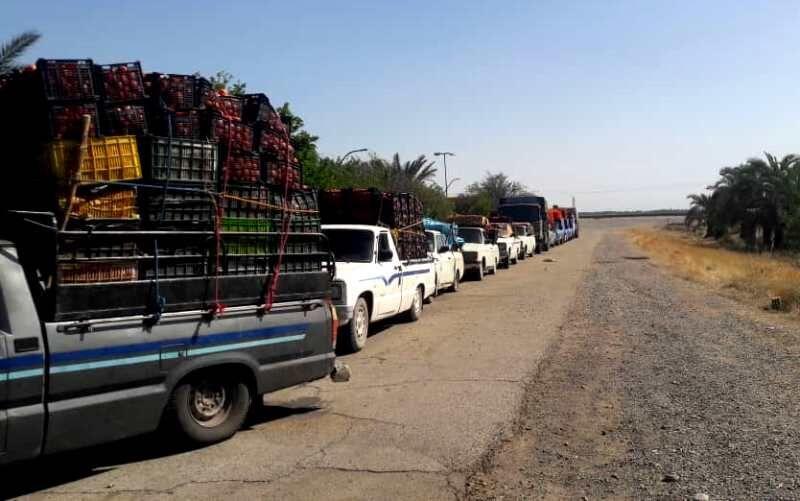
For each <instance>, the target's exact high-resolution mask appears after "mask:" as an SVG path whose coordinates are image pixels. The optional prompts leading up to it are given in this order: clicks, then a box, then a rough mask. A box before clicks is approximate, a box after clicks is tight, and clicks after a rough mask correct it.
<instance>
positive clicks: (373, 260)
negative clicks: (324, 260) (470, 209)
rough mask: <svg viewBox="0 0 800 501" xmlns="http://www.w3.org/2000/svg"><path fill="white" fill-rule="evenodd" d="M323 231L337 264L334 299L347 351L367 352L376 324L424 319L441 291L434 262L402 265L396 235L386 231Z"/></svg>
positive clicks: (328, 227) (351, 227) (333, 227)
mask: <svg viewBox="0 0 800 501" xmlns="http://www.w3.org/2000/svg"><path fill="white" fill-rule="evenodd" d="M322 232H323V233H324V234H325V236H326V237H327V238H328V241H329V244H330V247H331V251H332V252H333V255H334V259H335V264H336V274H335V276H334V280H333V282H332V284H331V299H332V301H333V303H334V304H335V305H336V311H337V312H338V314H339V324H340V325H341V326H342V330H341V332H340V336H339V342H340V343H343V344H344V347H345V348H347V349H348V350H350V351H359V350H361V349H362V348H364V345H365V344H366V342H367V336H368V335H369V325H370V324H371V323H372V322H375V321H378V320H382V319H385V318H390V317H394V316H397V315H399V314H405V315H406V316H407V317H408V319H409V320H411V321H416V320H418V319H419V318H420V316H421V315H422V308H423V303H424V302H425V300H426V299H428V297H430V296H431V295H432V294H433V293H434V292H435V290H436V271H435V269H434V263H433V260H432V259H430V258H424V259H413V260H407V261H401V259H400V257H399V255H398V253H397V248H396V246H395V241H394V238H393V237H392V234H391V232H390V231H389V229H387V228H384V227H382V226H371V225H360V224H324V225H322Z"/></svg>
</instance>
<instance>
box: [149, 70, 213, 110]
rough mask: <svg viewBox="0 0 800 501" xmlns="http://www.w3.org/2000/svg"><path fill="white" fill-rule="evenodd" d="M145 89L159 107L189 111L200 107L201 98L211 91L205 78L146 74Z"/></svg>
mask: <svg viewBox="0 0 800 501" xmlns="http://www.w3.org/2000/svg"><path fill="white" fill-rule="evenodd" d="M145 82H146V84H145V89H149V93H150V95H153V96H155V97H156V99H157V100H158V101H159V105H161V103H163V106H165V107H166V108H167V109H169V110H172V111H175V110H190V109H192V108H196V107H198V106H200V105H201V104H202V102H203V96H204V95H205V94H206V93H207V92H208V91H209V90H210V89H211V84H210V83H209V82H208V80H206V79H205V78H201V77H197V76H194V75H169V74H163V73H148V74H147V75H146V76H145Z"/></svg>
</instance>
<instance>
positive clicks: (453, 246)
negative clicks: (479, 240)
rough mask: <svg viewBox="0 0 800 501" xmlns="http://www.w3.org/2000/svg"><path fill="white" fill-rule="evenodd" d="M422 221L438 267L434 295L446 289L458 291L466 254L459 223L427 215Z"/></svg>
mask: <svg viewBox="0 0 800 501" xmlns="http://www.w3.org/2000/svg"><path fill="white" fill-rule="evenodd" d="M422 223H423V225H424V226H425V237H426V240H427V243H428V255H429V256H430V257H431V259H433V264H434V267H435V269H436V287H435V289H434V291H433V295H434V296H438V295H439V292H440V291H441V290H444V289H448V290H450V291H451V292H458V287H459V285H460V283H461V280H462V279H463V277H464V255H463V254H462V253H461V245H463V243H464V241H463V239H461V238H459V237H458V236H457V234H458V225H456V224H454V223H445V222H444V221H437V220H435V219H431V218H427V217H426V218H424V219H423V220H422Z"/></svg>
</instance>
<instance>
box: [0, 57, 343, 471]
mask: <svg viewBox="0 0 800 501" xmlns="http://www.w3.org/2000/svg"><path fill="white" fill-rule="evenodd" d="M0 106H2V109H3V110H5V111H6V115H7V116H8V117H14V119H13V120H5V121H3V123H2V127H1V128H0V137H2V138H3V142H4V151H5V152H6V153H7V154H6V155H4V157H3V160H2V162H3V167H4V169H3V171H4V173H7V178H6V180H5V182H4V183H2V184H1V185H0V191H2V193H0V194H1V195H2V198H1V199H0V204H1V205H0V217H1V218H2V222H1V223H2V224H0V247H2V252H1V253H0V290H2V291H3V292H4V293H3V294H2V298H0V317H2V318H3V319H4V321H3V323H2V326H0V463H7V462H10V461H15V460H20V459H27V458H32V457H36V456H39V455H42V454H50V453H54V452H59V451H64V450H69V449H75V448H79V447H85V446H89V445H93V444H99V443H102V442H108V441H112V440H118V439H121V438H124V437H128V436H132V435H137V434H141V433H147V432H150V431H152V430H154V429H156V428H157V427H158V426H159V425H160V424H164V423H166V424H168V425H170V426H173V427H174V428H175V429H176V430H177V431H178V432H180V433H181V434H182V435H183V436H184V437H185V438H186V439H188V440H190V441H193V442H196V443H200V444H204V443H211V442H216V441H219V440H223V439H225V438H228V437H230V436H231V435H233V434H234V433H235V432H236V431H237V430H238V428H239V427H240V426H241V424H242V423H243V422H244V419H245V417H246V415H247V413H248V409H249V407H250V406H251V403H252V402H253V401H257V400H258V397H259V396H260V395H263V394H264V393H267V392H271V391H275V390H279V389H282V388H286V387H288V386H292V385H296V384H300V383H304V382H307V381H312V380H316V379H320V378H323V377H326V376H328V375H333V376H335V377H336V378H337V379H340V380H341V379H345V378H346V374H347V371H345V370H343V368H342V367H340V366H338V365H337V363H336V360H335V355H334V348H335V344H336V336H337V333H338V330H337V315H336V310H335V308H333V307H332V305H331V304H330V299H329V296H330V279H331V272H332V270H333V265H332V263H331V262H330V260H329V258H328V256H329V253H328V251H327V247H326V246H325V245H324V235H323V234H322V232H321V228H320V216H319V210H318V207H317V198H316V196H315V194H314V193H313V192H311V191H309V190H307V189H305V188H304V187H303V186H302V181H301V174H302V173H301V169H300V167H299V165H298V163H297V160H296V158H295V156H294V153H293V151H292V148H291V144H290V142H289V134H288V132H287V131H286V129H285V128H284V127H283V125H282V124H281V122H280V119H279V118H278V115H277V113H276V112H275V110H274V109H273V108H272V107H271V105H270V104H269V100H268V99H267V98H266V96H264V95H263V94H256V95H250V96H245V97H233V96H224V95H219V94H217V93H215V92H214V91H213V90H212V89H211V86H210V85H208V82H207V81H205V80H204V79H202V78H199V77H195V76H178V75H165V74H152V73H151V74H148V75H143V74H142V72H141V68H140V65H139V64H138V63H125V64H115V65H95V64H93V62H92V61H91V60H40V61H39V62H38V63H37V67H36V69H35V70H34V71H25V72H22V73H18V74H15V75H12V77H11V78H10V79H8V80H6V81H5V83H4V85H3V86H2V87H1V88H0Z"/></svg>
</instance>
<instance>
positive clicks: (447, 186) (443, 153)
mask: <svg viewBox="0 0 800 501" xmlns="http://www.w3.org/2000/svg"><path fill="white" fill-rule="evenodd" d="M433 155H434V156H436V157H442V162H443V163H444V197H445V198H447V191H448V190H449V189H450V184H448V182H447V157H448V156H451V157H454V156H456V154H455V153H452V152H450V151H437V152H435V153H434V154H433ZM454 181H455V180H454Z"/></svg>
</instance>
